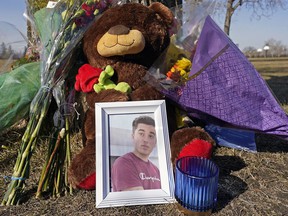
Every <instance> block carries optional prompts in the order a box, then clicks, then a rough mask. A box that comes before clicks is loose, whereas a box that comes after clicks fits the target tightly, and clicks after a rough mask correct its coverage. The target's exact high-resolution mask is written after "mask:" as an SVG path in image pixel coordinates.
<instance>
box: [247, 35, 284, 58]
mask: <svg viewBox="0 0 288 216" xmlns="http://www.w3.org/2000/svg"><path fill="white" fill-rule="evenodd" d="M242 52H243V53H244V54H245V55H246V56H247V57H249V58H252V57H287V56H288V47H287V46H286V45H284V44H283V43H282V42H281V41H279V40H275V39H274V38H271V39H269V40H267V41H265V43H264V44H263V48H255V47H253V46H248V47H245V48H244V49H243V50H242Z"/></svg>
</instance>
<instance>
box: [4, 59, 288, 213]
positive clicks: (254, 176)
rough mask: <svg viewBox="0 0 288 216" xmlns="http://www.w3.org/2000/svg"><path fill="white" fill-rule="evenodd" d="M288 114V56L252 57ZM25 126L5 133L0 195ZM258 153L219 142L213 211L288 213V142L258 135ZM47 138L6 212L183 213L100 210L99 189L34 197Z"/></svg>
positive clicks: (76, 142)
mask: <svg viewBox="0 0 288 216" xmlns="http://www.w3.org/2000/svg"><path fill="white" fill-rule="evenodd" d="M250 61H251V62H252V63H253V64H254V65H255V67H256V68H257V69H258V71H259V72H260V74H261V75H262V76H263V78H264V79H265V80H266V81H267V84H268V85H269V86H270V88H271V89H272V91H273V92H274V94H275V95H276V97H277V98H278V99H279V103H280V104H281V105H282V107H283V108H284V109H285V111H286V113H288V94H287V93H288V58H281V59H250ZM24 130H25V122H24V123H23V124H22V125H18V126H17V127H15V128H13V129H11V130H9V131H8V132H7V133H5V134H3V135H2V136H0V143H1V145H5V146H6V147H7V149H3V148H1V149H0V175H1V178H0V199H1V200H2V197H3V195H4V192H5V184H6V183H5V180H4V178H2V177H3V176H6V175H11V172H12V169H13V165H14V162H15V158H16V156H17V148H18V147H19V143H20V139H21V137H22V135H23V132H24ZM256 141H257V150H258V152H257V153H251V152H246V151H241V150H236V149H230V148H225V147H217V149H216V150H215V152H214V153H215V154H214V156H213V160H214V161H215V162H216V163H217V164H218V166H219V167H220V179H219V190H218V204H217V208H216V209H215V210H214V211H213V214H212V215H215V216H216V215H217V216H218V215H223V216H224V215H225V216H226V215H229V216H230V215H231V216H235V215H245V216H246V215H251V216H252V215H253V216H263V215H269V216H270V215H275V216H276V215H277V216H279V215H288V199H287V197H288V170H287V166H288V142H287V141H284V140H281V139H279V138H277V137H274V136H268V135H262V134H257V135H256ZM46 146H47V143H45V138H44V137H43V139H42V140H41V142H40V144H39V146H38V148H37V149H36V152H35V153H34V156H33V157H32V160H31V174H30V179H29V180H27V182H26V184H27V188H26V193H25V196H24V200H23V201H24V203H23V204H22V205H20V206H11V207H6V206H5V207H4V206H2V207H0V215H100V216H102V215H103V216H104V215H105V216H106V215H111V216H112V215H115V216H116V215H117V216H118V215H126V216H136V215H138V216H140V215H141V216H145V215H147V216H148V215H149V216H160V215H163V216H164V215H165V216H166V215H171V216H176V215H183V214H182V213H181V212H180V211H179V210H178V209H177V207H176V205H175V204H167V205H149V206H133V207H121V208H109V209H95V204H94V203H95V191H75V192H74V195H73V196H70V195H67V196H63V197H60V198H43V199H41V200H37V199H35V198H34V193H35V189H36V186H37V180H38V176H39V172H41V166H42V164H43V162H44V156H43V155H44V154H45V152H46ZM73 146H74V148H73V151H74V152H76V151H78V150H79V148H81V136H80V133H76V134H74V136H73Z"/></svg>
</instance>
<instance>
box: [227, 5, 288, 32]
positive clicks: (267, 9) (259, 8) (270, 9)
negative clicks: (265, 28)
mask: <svg viewBox="0 0 288 216" xmlns="http://www.w3.org/2000/svg"><path fill="white" fill-rule="evenodd" d="M223 1H224V2H225V3H226V16H225V23H224V32H226V34H228V35H229V33H230V26H231V19H232V16H233V14H234V12H235V10H237V9H238V8H240V7H244V6H245V7H246V8H247V9H250V10H252V15H253V16H256V17H258V18H260V17H261V16H271V15H272V14H273V13H274V12H275V11H276V10H277V9H278V8H281V9H287V8H288V2H287V0H223Z"/></svg>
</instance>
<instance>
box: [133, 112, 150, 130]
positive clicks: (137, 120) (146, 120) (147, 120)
mask: <svg viewBox="0 0 288 216" xmlns="http://www.w3.org/2000/svg"><path fill="white" fill-rule="evenodd" d="M138 124H146V125H151V126H153V127H155V121H154V119H153V118H151V117H150V116H139V117H137V118H135V119H134V121H133V122H132V131H133V133H134V132H135V130H136V128H137V126H138Z"/></svg>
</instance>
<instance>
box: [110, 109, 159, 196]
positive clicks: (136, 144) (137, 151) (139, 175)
mask: <svg viewBox="0 0 288 216" xmlns="http://www.w3.org/2000/svg"><path fill="white" fill-rule="evenodd" d="M132 144H133V151H131V152H128V153H126V154H124V155H122V156H120V157H118V158H117V159H116V160H115V162H114V163H113V165H112V168H111V182H112V190H113V192H117V191H131V190H149V189H160V188H161V182H160V172H159V169H158V168H157V166H156V165H155V164H153V163H152V162H151V160H149V156H150V154H151V152H152V151H153V149H154V148H155V147H156V144H157V137H156V130H155V121H154V119H153V118H151V117H150V116H147V115H142V116H139V117H137V118H135V119H134V120H133V122H132Z"/></svg>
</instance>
